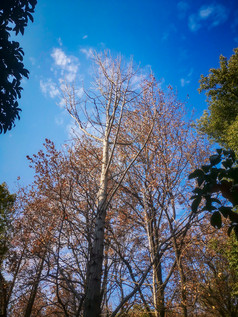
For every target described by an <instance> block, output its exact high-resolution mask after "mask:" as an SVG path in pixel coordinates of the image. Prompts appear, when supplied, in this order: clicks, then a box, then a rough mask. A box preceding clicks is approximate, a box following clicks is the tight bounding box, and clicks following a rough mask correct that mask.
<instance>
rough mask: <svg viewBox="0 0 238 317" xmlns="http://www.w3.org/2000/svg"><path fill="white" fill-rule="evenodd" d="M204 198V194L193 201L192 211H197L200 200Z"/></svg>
mask: <svg viewBox="0 0 238 317" xmlns="http://www.w3.org/2000/svg"><path fill="white" fill-rule="evenodd" d="M201 200H202V196H197V198H195V199H194V201H193V202H192V206H191V208H192V212H197V209H198V206H199V205H200V202H201Z"/></svg>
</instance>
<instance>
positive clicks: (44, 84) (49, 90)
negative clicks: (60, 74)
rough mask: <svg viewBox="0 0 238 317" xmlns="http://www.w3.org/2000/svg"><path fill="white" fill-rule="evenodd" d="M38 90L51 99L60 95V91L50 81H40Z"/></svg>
mask: <svg viewBox="0 0 238 317" xmlns="http://www.w3.org/2000/svg"><path fill="white" fill-rule="evenodd" d="M40 88H41V91H42V92H43V94H45V95H49V96H50V97H51V98H52V99H53V98H55V97H59V95H60V91H59V89H58V87H57V85H56V84H55V83H54V82H53V81H52V79H47V80H46V81H43V80H40Z"/></svg>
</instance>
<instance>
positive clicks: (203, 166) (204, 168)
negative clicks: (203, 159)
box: [202, 165, 211, 173]
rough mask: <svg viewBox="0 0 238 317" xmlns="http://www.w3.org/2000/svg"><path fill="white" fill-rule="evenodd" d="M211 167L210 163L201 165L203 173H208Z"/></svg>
mask: <svg viewBox="0 0 238 317" xmlns="http://www.w3.org/2000/svg"><path fill="white" fill-rule="evenodd" d="M210 168H211V165H202V170H203V171H204V173H208V172H209V170H210Z"/></svg>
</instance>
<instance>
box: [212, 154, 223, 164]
mask: <svg viewBox="0 0 238 317" xmlns="http://www.w3.org/2000/svg"><path fill="white" fill-rule="evenodd" d="M209 160H210V162H211V165H212V166H214V165H217V164H219V163H220V162H221V155H218V154H214V155H211V156H210V157H209Z"/></svg>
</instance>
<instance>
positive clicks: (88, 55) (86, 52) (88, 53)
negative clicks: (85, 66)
mask: <svg viewBox="0 0 238 317" xmlns="http://www.w3.org/2000/svg"><path fill="white" fill-rule="evenodd" d="M80 52H81V53H83V54H84V55H85V56H86V58H91V57H93V49H91V48H88V49H86V48H81V50H80Z"/></svg>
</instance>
